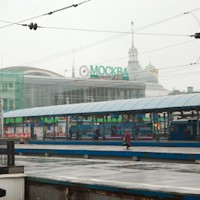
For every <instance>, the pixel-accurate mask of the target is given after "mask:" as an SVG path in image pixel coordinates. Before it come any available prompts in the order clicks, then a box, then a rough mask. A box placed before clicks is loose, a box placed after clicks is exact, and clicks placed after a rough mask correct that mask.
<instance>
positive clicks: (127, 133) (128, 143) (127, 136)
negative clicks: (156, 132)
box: [124, 129, 131, 149]
mask: <svg viewBox="0 0 200 200" xmlns="http://www.w3.org/2000/svg"><path fill="white" fill-rule="evenodd" d="M124 143H125V146H126V149H129V147H130V146H131V134H130V131H129V130H127V129H126V130H125V134H124Z"/></svg>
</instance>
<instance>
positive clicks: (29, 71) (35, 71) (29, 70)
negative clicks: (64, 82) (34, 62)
mask: <svg viewBox="0 0 200 200" xmlns="http://www.w3.org/2000/svg"><path fill="white" fill-rule="evenodd" d="M2 70H4V71H6V70H7V71H13V72H15V71H16V72H17V71H23V72H24V75H32V76H37V77H38V76H47V77H57V78H58V77H63V76H62V75H60V74H57V73H55V72H52V71H49V70H45V69H39V68H36V67H27V66H12V67H5V68H2Z"/></svg>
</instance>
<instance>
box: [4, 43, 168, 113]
mask: <svg viewBox="0 0 200 200" xmlns="http://www.w3.org/2000/svg"><path fill="white" fill-rule="evenodd" d="M74 74H75V73H74V68H73V70H72V77H70V78H67V77H65V76H62V75H60V74H57V73H54V72H52V71H49V70H44V69H39V68H34V67H28V66H15V67H7V68H2V69H1V70H0V97H1V98H3V105H4V111H8V110H15V109H21V108H31V107H42V106H51V105H62V104H74V103H85V102H99V101H109V100H117V99H134V98H143V97H153V96H164V95H167V94H168V91H167V90H166V89H165V88H164V87H163V86H162V85H160V84H159V82H158V70H157V69H156V68H155V67H154V66H153V65H152V64H149V65H148V66H147V67H146V68H145V69H142V67H141V66H140V64H139V61H138V51H137V49H136V48H135V47H134V45H133V44H132V47H131V48H130V50H129V61H128V66H127V67H126V68H123V67H118V66H116V67H111V66H102V65H100V66H94V65H90V66H86V65H83V66H81V67H80V68H79V76H76V77H75V75H74Z"/></svg>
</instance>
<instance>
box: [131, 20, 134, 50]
mask: <svg viewBox="0 0 200 200" xmlns="http://www.w3.org/2000/svg"><path fill="white" fill-rule="evenodd" d="M131 26H132V31H131V32H132V47H134V40H133V21H132V22H131Z"/></svg>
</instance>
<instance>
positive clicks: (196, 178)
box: [16, 146, 200, 196]
mask: <svg viewBox="0 0 200 200" xmlns="http://www.w3.org/2000/svg"><path fill="white" fill-rule="evenodd" d="M24 147H25V146H24ZM46 148H47V147H46ZM62 148H63V147H62ZM64 148H68V147H64ZM70 148H72V147H70ZM74 148H83V147H80V146H79V147H74ZM87 148H89V147H87ZM90 148H95V147H90ZM105 148H106V149H107V148H109V147H105ZM110 148H111V149H112V150H115V148H120V149H121V150H123V149H124V147H110ZM110 148H109V149H110ZM102 150H103V148H102ZM134 150H135V148H132V150H131V151H134ZM142 150H144V148H142ZM146 150H147V151H148V149H146ZM155 150H156V149H155ZM175 150H176V149H174V150H172V149H171V151H175ZM190 151H192V152H193V150H192V149H191V150H190ZM16 165H24V166H25V174H26V175H27V176H31V177H38V178H45V179H50V180H56V181H62V182H65V181H69V182H73V183H81V184H92V185H101V186H112V187H116V188H126V189H141V190H144V189H145V190H151V191H163V192H169V193H178V194H194V195H197V196H200V165H197V164H180V163H159V162H142V161H122V160H103V159H102V160H101V159H98V160H97V159H83V158H82V159H80V158H79V159H78V158H66V157H62V158H57V157H34V156H16Z"/></svg>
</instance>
